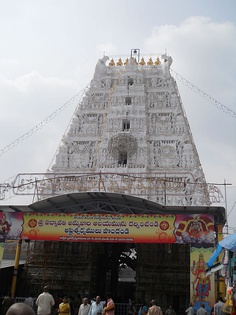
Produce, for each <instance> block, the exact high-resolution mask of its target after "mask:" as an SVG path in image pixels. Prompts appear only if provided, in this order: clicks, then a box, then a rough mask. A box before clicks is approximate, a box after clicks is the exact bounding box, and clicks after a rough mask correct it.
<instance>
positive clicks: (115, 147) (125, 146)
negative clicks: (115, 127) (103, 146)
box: [108, 133, 138, 159]
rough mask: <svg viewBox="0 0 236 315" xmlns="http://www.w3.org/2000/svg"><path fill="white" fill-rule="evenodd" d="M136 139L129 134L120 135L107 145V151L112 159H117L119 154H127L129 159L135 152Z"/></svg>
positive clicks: (136, 146)
mask: <svg viewBox="0 0 236 315" xmlns="http://www.w3.org/2000/svg"><path fill="white" fill-rule="evenodd" d="M137 148H138V144H137V139H136V138H135V137H134V136H132V135H129V134H125V133H120V134H118V135H116V136H113V137H112V138H111V139H110V140H109V143H108V151H109V153H110V155H111V156H113V157H114V158H116V159H117V158H119V156H120V154H122V153H127V155H128V156H129V157H131V156H132V155H134V154H135V153H136V152H137Z"/></svg>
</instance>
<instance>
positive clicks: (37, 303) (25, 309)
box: [1, 286, 225, 315]
mask: <svg viewBox="0 0 236 315" xmlns="http://www.w3.org/2000/svg"><path fill="white" fill-rule="evenodd" d="M49 289H50V287H49V286H45V287H44V291H43V292H42V293H41V294H39V296H38V297H37V299H36V300H35V299H34V298H33V297H32V294H30V296H29V297H28V298H26V299H25V301H24V302H22V303H15V301H14V299H13V298H12V297H11V294H10V293H9V294H8V295H6V296H5V297H4V298H3V301H2V305H1V306H2V312H1V315H36V314H37V315H115V303H114V301H113V298H112V294H111V293H107V295H106V301H101V298H100V296H96V298H94V299H93V300H90V301H89V299H88V297H84V298H83V299H82V300H80V299H79V298H78V299H77V300H76V303H75V300H72V299H71V298H69V297H67V296H64V297H63V298H60V297H57V298H54V297H53V296H52V295H51V294H50V293H49ZM223 306H224V301H223V299H222V298H219V299H218V300H217V302H216V303H215V305H214V307H213V308H212V311H211V314H209V313H208V312H207V310H206V309H205V305H204V303H202V304H201V305H200V307H199V308H198V309H197V310H194V307H193V304H192V303H189V307H188V308H187V309H186V311H185V314H186V315H195V314H196V315H225V314H224V312H223ZM119 315H176V312H175V310H174V309H173V306H172V305H169V307H168V308H167V309H166V311H165V312H162V309H161V307H160V306H158V305H157V302H156V300H152V301H151V302H150V304H149V305H147V303H146V302H144V303H143V304H141V305H139V308H138V309H137V308H136V305H135V303H134V302H131V303H129V307H128V311H127V314H123V313H122V314H119Z"/></svg>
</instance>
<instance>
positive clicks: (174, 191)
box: [40, 50, 210, 206]
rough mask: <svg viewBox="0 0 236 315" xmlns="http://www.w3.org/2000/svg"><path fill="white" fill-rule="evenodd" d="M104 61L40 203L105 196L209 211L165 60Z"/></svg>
mask: <svg viewBox="0 0 236 315" xmlns="http://www.w3.org/2000/svg"><path fill="white" fill-rule="evenodd" d="M136 53H137V50H134V51H133V50H131V57H130V58H129V59H128V58H127V59H126V60H125V61H122V60H121V58H119V59H118V60H117V61H116V62H115V61H114V60H113V59H111V60H109V58H108V57H103V59H101V60H99V61H98V63H97V65H96V68H95V73H94V77H93V79H92V80H91V83H90V86H89V88H88V89H87V91H86V93H85V95H84V97H83V99H82V101H81V102H80V104H79V105H78V107H77V109H76V110H75V113H74V116H73V119H72V122H71V125H70V127H69V129H68V131H67V132H66V134H65V135H64V137H63V139H62V143H61V145H60V147H59V150H58V152H57V154H56V158H55V161H54V164H53V166H52V168H51V170H50V171H48V172H47V174H46V178H47V179H48V180H46V181H44V183H43V184H42V185H41V192H40V194H41V198H44V197H45V196H48V195H51V196H53V195H60V194H67V193H69V192H70V193H71V192H83V191H106V192H116V193H121V194H128V195H133V196H138V197H142V198H144V199H149V200H152V201H155V202H157V203H160V204H164V205H173V206H208V205H210V200H209V195H208V191H207V185H206V181H205V176H204V173H203V170H202V167H201V164H200V160H199V156H198V153H197V150H196V146H195V144H194V140H193V137H192V134H191V130H190V126H189V124H188V120H187V117H186V115H185V112H184V109H183V105H182V102H181V98H180V95H179V92H178V88H177V84H176V82H175V80H174V79H173V77H172V76H171V74H170V66H171V63H172V58H171V57H169V56H167V55H162V56H158V57H157V58H156V57H155V58H153V60H152V58H149V59H148V60H146V61H145V60H144V58H141V60H139V50H138V55H137V59H136V58H135V54H136Z"/></svg>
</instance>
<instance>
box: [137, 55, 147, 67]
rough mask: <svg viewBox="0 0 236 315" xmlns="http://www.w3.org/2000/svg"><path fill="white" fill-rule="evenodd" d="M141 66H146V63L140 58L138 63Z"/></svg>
mask: <svg viewBox="0 0 236 315" xmlns="http://www.w3.org/2000/svg"><path fill="white" fill-rule="evenodd" d="M139 64H140V65H141V66H144V65H145V64H146V62H145V61H144V58H143V57H142V58H141V61H140V63H139Z"/></svg>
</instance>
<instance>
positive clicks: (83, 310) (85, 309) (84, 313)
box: [78, 297, 90, 315]
mask: <svg viewBox="0 0 236 315" xmlns="http://www.w3.org/2000/svg"><path fill="white" fill-rule="evenodd" d="M89 310H90V305H89V304H88V298H87V297H85V298H83V303H82V304H81V305H80V307H79V312H78V315H88V313H89Z"/></svg>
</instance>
